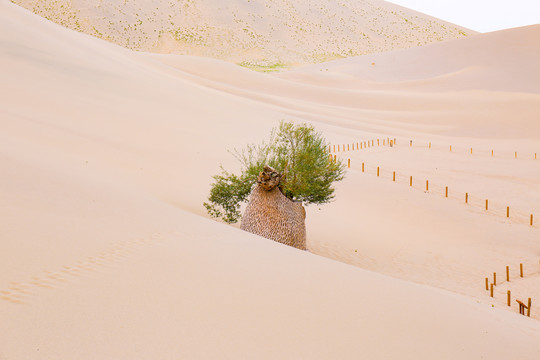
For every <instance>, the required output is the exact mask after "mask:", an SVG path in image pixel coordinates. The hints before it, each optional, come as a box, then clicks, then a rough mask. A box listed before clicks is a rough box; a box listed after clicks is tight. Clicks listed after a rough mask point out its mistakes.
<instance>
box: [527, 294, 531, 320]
mask: <svg viewBox="0 0 540 360" xmlns="http://www.w3.org/2000/svg"><path fill="white" fill-rule="evenodd" d="M531 305H532V304H531V298H529V301H527V316H528V317H531Z"/></svg>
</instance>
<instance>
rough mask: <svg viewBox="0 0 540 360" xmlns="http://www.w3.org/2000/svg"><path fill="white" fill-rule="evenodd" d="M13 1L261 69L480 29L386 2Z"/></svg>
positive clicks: (120, 36)
mask: <svg viewBox="0 0 540 360" xmlns="http://www.w3.org/2000/svg"><path fill="white" fill-rule="evenodd" d="M13 2H14V3H16V4H19V5H21V6H24V7H25V8H27V9H29V10H31V11H33V12H35V13H36V14H39V15H41V16H43V17H45V18H47V19H49V20H52V21H55V22H56V23H59V24H61V25H64V26H66V27H68V28H71V29H74V30H77V31H81V32H84V33H86V34H90V35H93V36H96V37H99V38H102V39H106V40H108V41H111V42H113V43H115V44H118V45H121V46H124V47H127V48H129V49H133V50H142V51H152V52H159V53H176V54H188V55H202V56H207V57H212V58H218V59H223V60H227V61H231V62H235V63H241V64H243V65H244V66H246V67H250V68H255V69H257V70H263V71H272V70H276V69H280V68H282V67H287V66H291V65H297V64H306V63H318V62H321V61H326V60H331V59H335V58H341V57H348V56H354V55H363V54H370V53H378V52H383V51H389V50H393V49H401V48H410V47H416V46H421V45H425V44H428V43H432V42H438V41H443V40H448V39H455V38H461V37H464V36H468V35H472V34H475V32H474V31H471V30H468V29H464V28H461V27H459V26H456V25H454V24H450V23H447V22H445V21H442V20H439V19H435V18H433V17H430V16H427V15H425V14H421V13H418V12H415V11H412V10H409V9H406V8H403V7H400V6H398V5H394V4H391V3H388V2H385V1H381V0H363V1H357V0H341V1H329V0H301V1H289V0H249V1H238V0H237V1H222V0H183V1H171V0H154V1H144V0H126V1H124V0H121V1H120V0H114V1H101V0H45V1H37V2H36V1H30V0H13Z"/></svg>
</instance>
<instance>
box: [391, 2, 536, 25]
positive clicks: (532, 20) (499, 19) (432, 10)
mask: <svg viewBox="0 0 540 360" xmlns="http://www.w3.org/2000/svg"><path fill="white" fill-rule="evenodd" d="M387 1H388V2H391V3H394V4H398V5H401V6H404V7H407V8H409V9H413V10H416V11H420V12H423V13H425V14H428V15H431V16H434V17H437V18H439V19H442V20H446V21H448V22H451V23H454V24H456V25H460V26H463V27H466V28H469V29H471V30H475V31H479V32H489V31H496V30H502V29H507V28H512V27H518V26H525V25H533V24H540V0H387Z"/></svg>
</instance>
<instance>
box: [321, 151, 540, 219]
mask: <svg viewBox="0 0 540 360" xmlns="http://www.w3.org/2000/svg"><path fill="white" fill-rule="evenodd" d="M330 161H337V157H336V155H333V156H332V155H330ZM347 168H349V169H350V168H351V159H347ZM362 172H365V163H362ZM377 176H380V168H379V166H377ZM392 181H396V172H395V171H394V172H392ZM409 186H413V177H412V176H410V177H409ZM426 191H429V180H426ZM444 196H445V197H446V198H447V197H448V186H446V187H445V194H444ZM468 203H469V193H468V192H466V193H465V204H468ZM485 209H486V211H487V210H489V199H486V200H485ZM506 217H507V218H510V206H507V207H506ZM533 220H534V217H533V214H530V216H529V225H530V226H533V225H534V221H533Z"/></svg>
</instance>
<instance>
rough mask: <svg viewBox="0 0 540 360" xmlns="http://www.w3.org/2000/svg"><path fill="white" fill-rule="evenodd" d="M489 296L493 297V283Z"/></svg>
mask: <svg viewBox="0 0 540 360" xmlns="http://www.w3.org/2000/svg"><path fill="white" fill-rule="evenodd" d="M489 296H491V297H493V284H491V286H490V289H489Z"/></svg>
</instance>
